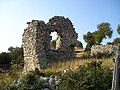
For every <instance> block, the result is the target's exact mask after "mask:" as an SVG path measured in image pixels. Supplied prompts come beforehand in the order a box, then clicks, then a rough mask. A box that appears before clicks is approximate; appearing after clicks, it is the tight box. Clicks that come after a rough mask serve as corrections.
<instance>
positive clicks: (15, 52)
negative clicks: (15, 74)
mask: <svg viewBox="0 0 120 90" xmlns="http://www.w3.org/2000/svg"><path fill="white" fill-rule="evenodd" d="M8 51H9V52H10V54H11V57H12V61H13V62H14V63H16V64H20V63H22V62H23V48H22V47H15V48H14V47H12V46H11V47H9V48H8Z"/></svg>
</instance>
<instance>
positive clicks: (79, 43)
mask: <svg viewBox="0 0 120 90" xmlns="http://www.w3.org/2000/svg"><path fill="white" fill-rule="evenodd" d="M77 47H78V48H83V44H82V43H81V42H80V41H78V40H77Z"/></svg>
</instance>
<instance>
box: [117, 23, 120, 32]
mask: <svg viewBox="0 0 120 90" xmlns="http://www.w3.org/2000/svg"><path fill="white" fill-rule="evenodd" d="M117 32H118V34H120V24H118V27H117Z"/></svg>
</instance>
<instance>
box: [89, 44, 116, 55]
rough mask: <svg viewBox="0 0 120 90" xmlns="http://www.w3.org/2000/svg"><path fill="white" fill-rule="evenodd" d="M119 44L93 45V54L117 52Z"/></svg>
mask: <svg viewBox="0 0 120 90" xmlns="http://www.w3.org/2000/svg"><path fill="white" fill-rule="evenodd" d="M116 50H117V46H114V45H93V46H92V47H91V55H97V53H108V54H111V53H115V52H116Z"/></svg>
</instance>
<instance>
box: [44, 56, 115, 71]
mask: <svg viewBox="0 0 120 90" xmlns="http://www.w3.org/2000/svg"><path fill="white" fill-rule="evenodd" d="M91 61H102V67H103V68H113V66H114V62H113V58H112V57H111V58H105V59H96V58H91V59H73V60H62V61H60V60H59V61H58V62H54V63H53V64H52V65H51V66H50V67H48V68H46V69H45V70H44V71H45V72H46V71H51V72H58V71H63V70H65V69H73V70H74V69H76V68H77V67H79V66H86V65H87V63H90V62H91Z"/></svg>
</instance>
